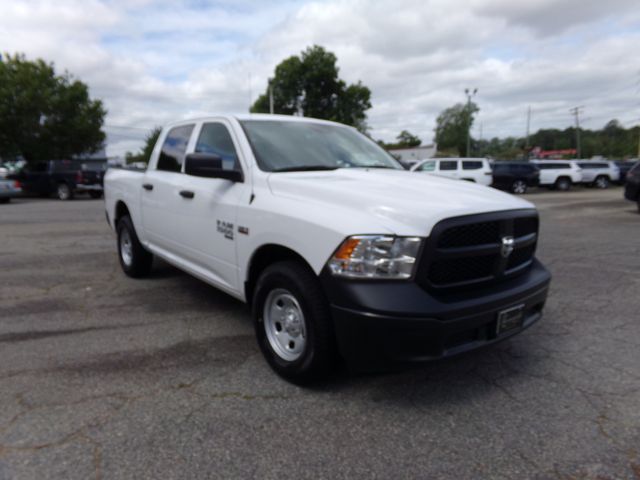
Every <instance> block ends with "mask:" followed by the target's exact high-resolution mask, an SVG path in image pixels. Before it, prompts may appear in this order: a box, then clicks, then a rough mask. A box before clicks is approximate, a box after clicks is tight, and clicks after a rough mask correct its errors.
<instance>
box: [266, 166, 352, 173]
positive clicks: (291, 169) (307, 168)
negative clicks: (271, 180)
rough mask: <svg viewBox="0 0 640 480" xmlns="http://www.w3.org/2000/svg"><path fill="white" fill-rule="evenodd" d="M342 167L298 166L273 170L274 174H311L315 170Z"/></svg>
mask: <svg viewBox="0 0 640 480" xmlns="http://www.w3.org/2000/svg"><path fill="white" fill-rule="evenodd" d="M338 168H340V167H335V166H333V167H332V166H330V165H298V166H297V167H283V168H276V169H275V170H271V171H272V172H310V171H314V170H337V169H338Z"/></svg>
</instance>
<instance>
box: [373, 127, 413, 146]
mask: <svg viewBox="0 0 640 480" xmlns="http://www.w3.org/2000/svg"><path fill="white" fill-rule="evenodd" d="M396 140H397V142H395V143H385V142H383V141H382V140H380V141H378V144H379V145H380V146H381V147H383V148H386V149H388V150H392V149H394V148H411V147H418V146H419V145H420V144H421V143H422V140H420V137H418V136H417V135H413V134H412V133H410V132H409V131H408V130H402V131H401V132H400V133H399V134H398V136H397V137H396Z"/></svg>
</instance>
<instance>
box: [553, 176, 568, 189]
mask: <svg viewBox="0 0 640 480" xmlns="http://www.w3.org/2000/svg"><path fill="white" fill-rule="evenodd" d="M553 186H554V188H555V189H556V190H560V191H561V192H566V191H567V190H570V189H571V180H569V179H568V178H567V177H560V178H559V179H557V180H556V183H554V185H553Z"/></svg>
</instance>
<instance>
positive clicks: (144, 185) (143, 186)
mask: <svg viewBox="0 0 640 480" xmlns="http://www.w3.org/2000/svg"><path fill="white" fill-rule="evenodd" d="M142 188H144V189H145V190H153V185H151V184H150V183H143V184H142Z"/></svg>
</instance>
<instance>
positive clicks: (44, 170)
mask: <svg viewBox="0 0 640 480" xmlns="http://www.w3.org/2000/svg"><path fill="white" fill-rule="evenodd" d="M106 169H107V163H106V162H105V161H104V160H47V161H41V162H36V163H33V164H30V165H27V166H26V167H24V168H23V169H22V170H21V171H19V172H18V173H13V174H11V175H8V178H11V179H13V180H17V181H19V182H20V185H21V187H22V191H23V192H24V193H26V194H31V195H43V196H50V195H52V194H54V195H55V196H56V197H58V198H59V199H60V200H71V199H72V198H73V197H74V195H76V194H79V193H88V194H89V195H90V196H91V198H101V197H102V191H103V182H104V173H105V171H106Z"/></svg>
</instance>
